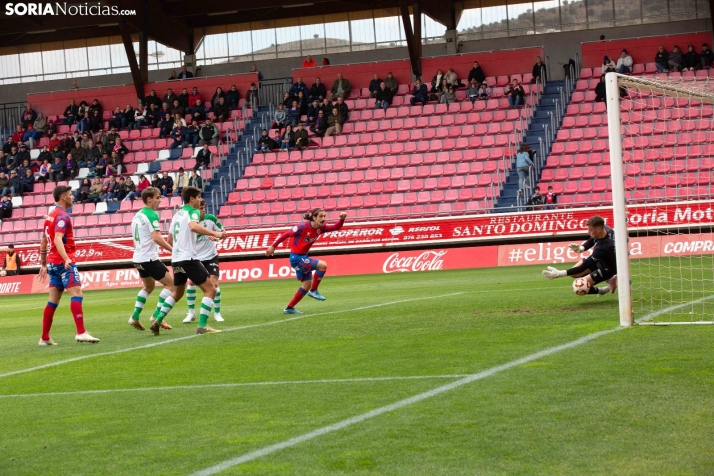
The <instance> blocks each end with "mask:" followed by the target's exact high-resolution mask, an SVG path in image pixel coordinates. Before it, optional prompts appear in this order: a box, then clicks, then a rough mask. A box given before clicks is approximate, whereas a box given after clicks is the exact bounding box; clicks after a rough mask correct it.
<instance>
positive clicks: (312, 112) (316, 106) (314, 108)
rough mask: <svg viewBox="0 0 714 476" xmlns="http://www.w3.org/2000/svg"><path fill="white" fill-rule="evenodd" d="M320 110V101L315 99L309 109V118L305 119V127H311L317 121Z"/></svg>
mask: <svg viewBox="0 0 714 476" xmlns="http://www.w3.org/2000/svg"><path fill="white" fill-rule="evenodd" d="M319 110H320V101H318V100H317V98H315V99H313V101H312V103H311V104H310V107H309V108H308V109H307V117H306V119H305V127H310V124H314V123H315V121H316V120H317V112H318V111H319Z"/></svg>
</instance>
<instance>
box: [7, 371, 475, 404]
mask: <svg viewBox="0 0 714 476" xmlns="http://www.w3.org/2000/svg"><path fill="white" fill-rule="evenodd" d="M466 376H467V374H455V375H412V376H404V377H398V376H397V377H358V378H336V379H321V380H282V381H280V380H279V381H274V382H237V383H208V384H203V385H174V386H170V387H143V388H112V389H106V390H78V391H74V392H46V393H15V394H8V395H0V398H28V397H56V396H66V395H95V394H105V393H125V392H154V391H163V390H197V389H206V388H234V387H264V386H278V385H306V384H326V383H352V382H391V381H394V380H431V379H457V378H463V377H466Z"/></svg>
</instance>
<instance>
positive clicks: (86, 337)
mask: <svg viewBox="0 0 714 476" xmlns="http://www.w3.org/2000/svg"><path fill="white" fill-rule="evenodd" d="M52 196H53V198H54V200H55V205H56V207H55V209H54V210H52V211H51V212H50V213H49V215H48V216H47V218H46V219H45V224H44V227H43V233H42V242H41V244H40V260H41V267H40V276H39V279H40V282H44V281H45V280H46V279H47V277H48V276H49V277H50V284H49V287H50V296H49V300H48V302H47V306H45V313H44V316H43V318H42V337H41V338H40V345H43V346H44V345H55V342H54V341H53V340H52V339H51V338H50V329H51V328H52V320H53V319H54V315H55V310H56V309H57V306H58V305H59V302H60V299H61V298H62V293H63V292H64V290H65V289H66V290H67V292H68V293H69V295H70V296H71V297H70V304H69V308H70V310H71V311H72V317H73V318H74V324H75V326H76V327H77V335H76V336H75V337H74V339H75V340H76V341H77V342H91V343H96V342H99V339H97V338H96V337H92V336H91V335H90V334H89V332H87V330H86V329H85V328H84V313H83V312H82V279H81V277H80V275H79V271H78V270H77V265H75V264H74V263H73V261H74V234H73V232H72V220H71V218H70V217H69V213H67V209H68V208H69V207H71V206H72V187H68V186H66V185H59V186H57V187H55V189H54V191H53V192H52ZM48 246H49V254H48V252H47V247H48Z"/></svg>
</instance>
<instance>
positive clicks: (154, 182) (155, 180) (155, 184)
mask: <svg viewBox="0 0 714 476" xmlns="http://www.w3.org/2000/svg"><path fill="white" fill-rule="evenodd" d="M160 182H161V179H160V178H159V176H158V175H156V174H154V176H153V177H152V178H151V186H152V187H154V188H160Z"/></svg>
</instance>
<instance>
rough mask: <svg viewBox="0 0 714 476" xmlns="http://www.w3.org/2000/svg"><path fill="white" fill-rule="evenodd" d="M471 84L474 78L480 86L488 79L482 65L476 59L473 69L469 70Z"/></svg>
mask: <svg viewBox="0 0 714 476" xmlns="http://www.w3.org/2000/svg"><path fill="white" fill-rule="evenodd" d="M468 79H469V84H471V82H472V81H473V80H476V86H477V87H478V86H480V85H481V83H483V82H485V81H486V75H485V74H484V73H483V69H481V66H480V65H479V64H478V61H474V67H473V68H471V71H469V78H468Z"/></svg>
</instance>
